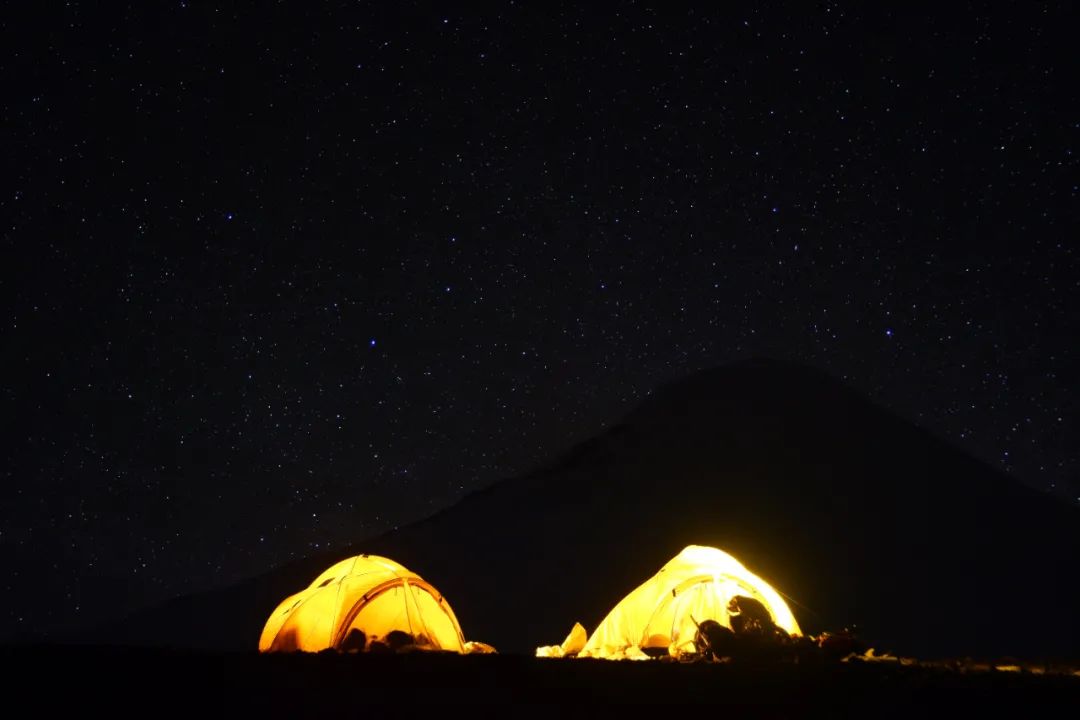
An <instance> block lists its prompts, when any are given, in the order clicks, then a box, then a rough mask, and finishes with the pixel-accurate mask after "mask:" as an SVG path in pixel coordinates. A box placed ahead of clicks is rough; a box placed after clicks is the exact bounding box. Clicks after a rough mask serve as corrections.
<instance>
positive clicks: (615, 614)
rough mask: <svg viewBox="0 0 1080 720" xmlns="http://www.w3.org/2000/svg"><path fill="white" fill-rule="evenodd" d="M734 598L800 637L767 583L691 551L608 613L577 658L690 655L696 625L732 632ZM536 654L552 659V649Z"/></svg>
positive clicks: (706, 550) (726, 560) (717, 556)
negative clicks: (651, 652) (754, 603)
mask: <svg viewBox="0 0 1080 720" xmlns="http://www.w3.org/2000/svg"><path fill="white" fill-rule="evenodd" d="M736 595H743V596H748V597H751V598H754V599H755V600H758V601H760V602H761V603H762V604H763V605H764V606H765V608H766V609H767V610H768V611H769V614H770V615H771V616H772V619H773V622H775V623H776V625H777V626H779V627H780V628H782V629H783V630H785V631H786V632H787V633H789V634H791V635H800V634H802V633H801V631H800V630H799V625H798V623H797V622H796V621H795V616H794V615H792V613H791V610H790V609H789V608H788V606H787V603H785V602H784V600H783V598H781V597H780V594H779V593H778V592H776V590H774V589H773V588H772V587H771V586H770V585H769V584H768V583H767V582H765V581H764V580H762V579H761V578H759V577H758V576H757V575H755V574H753V573H752V572H750V571H749V570H747V569H746V568H745V567H743V566H742V564H741V563H739V561H738V560H736V559H735V558H733V557H731V556H730V555H728V554H727V553H725V552H723V551H722V550H717V549H716V548H711V547H703V546H700V545H690V546H689V547H687V548H686V549H684V550H683V551H682V552H681V553H679V554H678V555H677V556H676V557H675V558H674V559H672V560H671V561H670V562H669V563H667V564H666V565H664V567H663V568H661V569H660V572H658V573H656V575H654V576H652V577H651V578H649V579H648V580H647V581H645V583H643V584H642V585H641V586H639V587H638V588H636V589H635V590H634V591H633V592H631V593H630V594H629V595H627V596H626V597H625V598H623V600H622V601H621V602H620V603H619V604H618V605H616V606H615V608H614V609H613V610H612V611H611V612H610V613H608V615H607V617H606V618H604V620H603V622H601V623H600V626H599V627H597V628H596V631H595V632H594V633H593V634H592V637H590V638H589V640H588V642H587V643H586V644H585V647H584V648H583V649H582V650H581V652H580V653H578V657H596V658H609V659H630V658H635V659H636V658H645V657H648V656H647V655H646V654H645V653H644V652H643V649H654V648H663V647H666V648H668V652H669V653H670V654H672V655H679V654H680V653H683V652H688V651H691V650H693V642H694V635H695V633H696V631H697V626H696V625H695V621H696V622H698V623H700V622H703V621H704V620H715V621H717V622H718V623H720V624H721V625H724V626H726V627H729V628H730V627H731V618H730V615H729V613H728V603H729V602H730V601H731V598H733V597H735V596H736ZM538 654H540V655H543V656H551V655H553V654H558V653H552V649H551V648H544V649H543V652H539V651H538Z"/></svg>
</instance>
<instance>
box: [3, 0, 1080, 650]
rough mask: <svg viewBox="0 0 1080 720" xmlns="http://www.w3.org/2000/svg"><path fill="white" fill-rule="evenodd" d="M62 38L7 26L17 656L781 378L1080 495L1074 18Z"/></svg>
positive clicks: (1022, 15)
mask: <svg viewBox="0 0 1080 720" xmlns="http://www.w3.org/2000/svg"><path fill="white" fill-rule="evenodd" d="M40 5H42V6H46V5H47V6H48V7H42V8H39V9H36V10H35V9H34V8H33V7H29V5H28V7H27V8H26V9H25V12H28V13H29V12H39V13H41V14H40V15H39V16H34V17H30V16H25V17H22V18H18V20H17V21H16V19H15V18H13V17H7V18H4V19H3V20H2V21H0V22H2V23H3V25H4V28H3V29H4V34H5V35H6V36H7V37H8V40H7V41H5V47H6V50H5V52H4V53H3V58H2V59H0V63H2V64H3V66H2V69H0V71H2V75H0V77H2V78H3V87H4V92H3V94H2V97H0V114H2V129H0V137H2V138H3V139H2V147H3V154H4V157H5V162H4V165H5V168H6V169H5V172H4V181H3V183H2V184H3V189H2V194H0V238H2V243H3V257H4V258H5V259H4V262H3V266H4V272H3V273H2V274H0V293H2V296H3V300H4V304H3V307H4V310H5V316H4V319H3V325H2V327H3V330H2V332H3V342H2V346H0V353H2V362H3V364H2V367H3V374H4V383H3V395H2V399H3V403H4V408H5V410H4V413H3V418H4V424H5V427H4V435H5V436H6V438H7V441H6V442H5V443H3V444H2V445H3V448H2V449H0V461H2V462H0V473H2V482H0V498H2V502H0V521H2V526H0V560H2V562H3V564H4V567H5V569H6V572H5V576H4V580H3V589H4V594H5V600H6V601H5V603H4V604H3V606H2V607H3V610H2V613H3V615H2V616H0V630H2V631H3V632H4V633H10V632H13V631H19V630H24V631H26V630H35V629H42V628H52V627H61V626H70V625H79V624H85V623H89V622H95V621H97V620H99V619H101V618H104V617H108V616H111V615H113V614H115V613H118V612H122V611H123V610H126V609H129V608H132V607H137V606H139V605H141V604H142V603H146V602H152V601H157V600H161V599H163V598H167V597H169V596H171V595H174V594H177V593H183V592H188V591H193V590H199V589H203V588H206V587H210V586H212V585H215V584H220V583H226V582H231V581H233V580H236V579H238V578H240V577H243V576H246V575H249V574H252V573H256V572H261V571H263V570H266V569H269V568H270V567H273V566H275V565H277V564H280V563H282V562H285V561H287V560H289V559H290V558H296V557H302V556H305V555H307V554H310V553H312V552H315V551H317V550H323V549H326V548H328V547H330V548H334V547H339V546H345V545H347V544H350V543H355V542H356V541H358V540H360V539H362V538H363V537H365V536H367V535H370V534H374V533H379V532H381V531H384V530H386V529H389V528H392V527H394V526H396V525H399V524H402V523H406V522H409V521H410V520H413V519H416V518H419V517H422V516H424V515H426V514H429V513H431V512H433V511H435V510H437V509H439V508H442V507H445V506H446V505H448V504H450V503H452V502H454V501H455V500H457V499H459V498H461V497H462V496H463V495H465V494H467V493H468V492H470V491H471V490H473V489H476V488H479V487H483V486H486V485H488V484H490V483H492V482H495V481H497V480H499V479H502V478H506V477H509V476H512V475H514V474H516V473H521V472H524V471H527V470H529V469H530V468H532V467H535V466H536V465H537V464H538V463H540V462H542V461H544V460H545V459H550V458H552V457H553V456H554V455H555V454H557V453H558V452H560V451H562V450H564V449H566V448H567V447H569V446H570V445H571V444H572V443H574V442H576V441H580V440H582V439H585V438H587V437H589V436H591V435H594V434H596V433H597V432H599V431H600V430H601V429H602V428H603V427H604V425H605V424H607V423H610V422H613V421H615V420H617V419H618V418H619V417H620V416H621V415H622V414H623V413H625V412H626V411H628V410H629V409H630V408H632V407H633V405H634V404H635V403H636V402H637V401H638V400H639V399H640V398H641V397H643V396H644V395H645V394H647V393H648V392H649V391H650V390H652V389H653V388H655V387H656V386H657V385H658V384H660V383H662V382H664V381H667V380H671V379H674V378H678V377H682V376H685V375H687V374H688V373H691V372H693V371H695V370H698V369H701V368H706V367H711V366H716V365H720V364H724V363H727V362H731V361H735V360H739V359H743V358H746V357H750V356H771V357H780V358H787V359H794V360H799V361H802V362H805V363H809V364H812V365H814V366H817V367H820V368H823V369H825V370H827V371H829V372H831V373H833V374H835V375H837V376H839V377H842V378H844V379H846V380H847V381H848V382H849V383H850V384H852V385H853V386H855V387H856V388H858V389H860V390H861V391H863V392H864V393H866V394H867V395H868V396H870V397H871V398H873V399H874V400H876V401H877V402H879V403H881V404H883V405H885V406H887V407H889V408H891V409H893V410H895V411H896V412H898V413H901V414H903V415H904V416H905V417H908V418H910V419H912V420H913V421H915V422H917V423H919V424H921V425H923V426H925V427H927V428H929V429H931V430H932V431H934V432H935V433H937V434H939V435H940V436H942V437H944V438H946V439H947V440H948V441H950V442H952V443H953V444H955V445H957V446H959V447H961V448H963V449H965V450H966V451H968V452H970V453H972V454H974V455H976V456H978V457H980V458H982V459H983V460H985V461H987V462H989V463H992V464H993V465H995V466H997V467H999V468H1002V469H1004V470H1007V471H1008V472H1010V473H1012V474H1014V475H1015V476H1016V477H1018V478H1020V479H1021V480H1022V481H1024V482H1026V483H1029V484H1030V485H1032V486H1034V487H1036V488H1038V489H1040V490H1044V491H1046V492H1050V493H1054V494H1057V495H1059V496H1060V497H1061V498H1062V499H1063V501H1065V502H1073V503H1076V502H1080V451H1078V447H1080V443H1078V442H1077V440H1078V436H1077V433H1078V429H1080V413H1078V407H1077V399H1078V398H1077V388H1078V387H1080V347H1078V343H1077V338H1078V337H1080V320H1078V318H1080V315H1077V314H1075V309H1076V308H1077V306H1078V302H1080V254H1078V252H1077V244H1076V238H1077V214H1076V200H1077V178H1078V173H1077V162H1076V156H1075V145H1076V142H1077V134H1078V129H1080V112H1078V106H1077V103H1076V92H1075V77H1076V71H1077V67H1076V65H1077V63H1076V52H1075V43H1074V38H1072V37H1070V36H1069V35H1068V33H1067V32H1066V28H1068V27H1070V26H1071V22H1070V20H1069V13H1068V12H1067V8H1068V5H1069V3H1065V2H1061V3H1039V4H1036V3H1016V4H1012V5H1010V6H1008V7H1005V4H1004V3H994V4H990V6H988V7H984V6H981V5H979V4H962V5H961V4H957V5H956V6H955V7H953V6H952V5H951V4H944V5H942V4H938V5H937V6H936V7H935V8H934V10H933V11H931V12H924V11H923V10H917V9H915V8H913V7H911V6H910V5H903V6H902V7H900V6H898V7H897V8H893V9H881V8H876V7H873V8H872V7H865V6H868V5H871V4H870V3H858V4H851V5H850V6H844V5H840V4H836V3H832V2H823V3H792V4H791V5H784V4H778V3H768V4H765V3H752V4H751V5H753V6H757V5H761V6H762V7H750V6H746V7H743V8H741V9H739V8H733V9H719V10H718V9H713V8H712V7H711V5H710V6H709V8H708V9H706V7H705V6H701V7H698V8H697V9H694V10H688V9H686V8H677V9H676V8H672V7H670V6H669V5H674V3H672V4H664V6H663V7H662V9H661V8H655V7H649V6H646V5H644V4H641V3H633V2H630V3H625V4H621V5H619V6H617V8H616V6H614V5H612V6H610V7H608V8H606V9H600V8H597V7H584V6H585V5H587V4H585V3H580V4H571V3H559V2H534V3H533V2H530V3H526V2H498V3H491V2H483V3H470V4H469V5H468V8H467V9H463V8H461V7H458V8H450V7H448V5H449V4H446V3H423V2H420V3H418V2H412V1H406V2H399V3H364V2H347V3H346V2H327V3H305V2H275V3H269V2H266V3H257V4H256V3H244V2H237V3H222V4H218V3H209V2H207V3H202V2H194V1H193V2H162V3H132V4H130V6H129V7H127V8H126V9H125V8H124V7H121V5H120V4H115V5H114V4H106V5H107V6H108V7H106V5H101V4H97V3H82V2H74V1H72V2H66V3H63V4H61V3H49V4H44V3H43V4H40ZM589 5H591V4H589ZM744 5H745V4H744ZM874 5H876V4H874ZM1070 310H1073V311H1074V312H1072V313H1071V312H1070Z"/></svg>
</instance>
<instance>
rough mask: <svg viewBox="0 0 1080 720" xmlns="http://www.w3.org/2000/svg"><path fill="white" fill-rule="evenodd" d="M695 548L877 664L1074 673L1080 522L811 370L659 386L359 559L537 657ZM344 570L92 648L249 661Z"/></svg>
mask: <svg viewBox="0 0 1080 720" xmlns="http://www.w3.org/2000/svg"><path fill="white" fill-rule="evenodd" d="M689 544H702V545H714V546H716V547H719V548H722V549H724V550H726V551H728V552H730V553H732V554H733V555H735V557H737V558H738V559H740V560H741V561H742V562H743V563H744V564H745V565H746V566H747V567H749V568H750V569H751V570H753V571H754V572H756V573H758V574H759V575H761V576H762V577H764V578H765V579H767V580H768V581H769V582H770V583H772V584H773V586H774V587H776V588H777V589H778V590H780V591H781V592H783V593H785V594H787V595H788V596H789V597H790V598H791V599H792V602H791V607H792V610H793V611H794V612H795V614H796V616H797V618H798V620H799V622H800V623H801V625H802V627H803V629H804V631H806V632H808V633H816V632H819V631H821V630H825V629H832V630H838V629H841V628H843V627H845V626H850V625H852V624H855V625H857V627H858V630H859V632H860V633H861V635H862V636H863V637H864V638H865V639H866V640H867V641H869V642H870V644H872V645H873V646H875V647H877V648H878V649H880V650H891V651H894V652H897V653H901V654H907V655H915V656H918V657H923V658H930V657H946V656H1008V655H1012V656H1020V657H1025V658H1062V657H1070V656H1071V657H1075V656H1076V655H1077V653H1078V651H1077V648H1078V647H1080V622H1078V621H1077V619H1076V614H1077V608H1080V573H1077V572H1076V567H1077V559H1078V558H1080V512H1078V511H1077V509H1076V508H1073V507H1070V506H1067V505H1065V504H1064V503H1061V502H1059V501H1057V500H1055V499H1053V498H1051V497H1049V496H1045V495H1043V494H1040V493H1038V492H1036V491H1033V490H1031V489H1029V488H1027V487H1026V486H1024V485H1022V484H1021V483H1019V482H1017V481H1015V480H1014V479H1012V478H1010V477H1008V476H1006V475H1004V474H1002V473H1000V472H998V471H996V470H994V469H993V468H990V467H988V466H986V465H985V464H983V463H980V462H978V461H976V460H974V459H972V458H971V457H969V456H967V455H966V454H964V453H962V452H960V451H959V450H957V449H956V448H954V447H952V446H950V445H948V444H946V443H944V442H942V441H941V440H939V439H937V438H935V437H934V436H932V435H930V434H929V433H927V432H925V431H924V430H922V429H920V428H918V427H915V426H913V425H912V424H910V423H908V422H906V421H904V420H902V419H900V418H899V417H897V416H895V415H893V414H891V413H889V412H887V411H885V410H883V409H882V408H880V407H877V406H875V405H874V404H872V403H870V402H868V401H867V400H866V399H864V398H863V397H861V396H860V395H859V394H857V393H855V392H854V391H852V390H851V389H849V388H848V387H846V386H845V385H843V384H841V383H840V382H838V381H836V380H834V379H832V378H830V377H828V376H826V375H824V374H821V373H819V372H817V371H815V370H811V369H807V368H802V367H797V366H789V365H785V364H780V363H774V362H751V363H745V364H741V365H737V366H732V367H725V368H720V369H717V370H713V371H709V372H704V373H700V374H697V375H694V376H692V377H690V378H687V379H686V380H684V381H681V382H678V383H674V384H671V385H668V386H665V387H663V388H661V389H659V390H658V391H657V392H656V393H654V394H653V395H651V396H650V397H649V398H647V399H646V400H645V401H644V402H643V403H642V404H641V405H640V406H639V407H638V408H637V409H636V410H635V411H633V412H631V413H630V414H629V415H628V416H627V417H626V418H625V419H624V420H623V421H622V422H621V423H619V424H617V425H615V426H613V427H611V428H610V429H609V430H608V431H606V432H604V433H603V434H601V435H600V436H598V437H596V438H595V439H593V440H590V441H588V442H586V443H584V444H582V445H580V446H578V447H577V448H575V449H574V450H572V451H571V452H569V453H568V454H567V455H566V456H564V457H562V458H561V459H560V460H559V461H558V462H556V463H555V464H553V465H552V466H550V467H547V468H545V469H542V470H540V471H537V472H534V473H532V474H529V475H527V476H525V477H521V478H518V479H513V480H508V481H505V482H502V483H499V484H497V485H495V486H492V487H491V488H489V489H487V490H485V491H483V492H480V493H477V494H475V495H472V496H469V497H467V498H466V499H464V500H463V501H462V502H460V503H458V504H457V505H455V506H454V507H451V508H449V509H447V510H445V511H443V512H441V513H439V514H437V515H435V516H433V517H431V518H429V519H427V520H425V521H422V522H420V523H417V524H415V525H412V526H409V527H406V528H402V529H401V530H399V531H397V532H394V533H390V534H388V535H385V536H382V537H380V538H377V539H375V540H373V541H371V542H367V543H365V544H364V545H363V546H361V547H357V548H355V552H369V553H376V554H381V555H386V556H388V557H391V558H393V559H395V560H397V561H399V562H401V563H403V564H404V565H406V566H407V567H409V568H410V569H411V570H413V571H415V572H417V573H419V574H421V575H422V576H423V577H424V578H425V579H427V580H428V581H429V582H431V583H432V584H434V585H435V586H436V587H437V588H438V589H439V590H441V591H442V592H443V594H444V595H445V596H446V597H447V598H448V599H449V601H450V603H451V605H452V606H453V608H454V610H455V612H456V613H457V616H458V618H459V620H460V622H461V626H462V628H463V629H464V631H465V634H466V636H467V638H468V639H474V640H482V641H485V642H488V643H491V644H493V645H495V646H496V647H498V648H499V649H500V650H501V651H503V652H522V653H531V652H532V650H533V648H534V647H535V646H537V645H541V644H548V643H556V642H559V641H560V640H561V639H562V638H563V636H564V635H565V634H566V632H567V631H568V630H569V628H570V626H571V625H572V624H573V623H574V621H575V620H580V621H581V622H582V623H583V624H585V626H586V628H587V629H589V630H590V631H591V630H592V628H593V627H595V625H596V624H597V623H598V622H599V620H600V619H601V618H602V617H603V615H604V614H605V613H606V612H607V611H608V610H609V609H610V608H611V607H612V606H613V605H614V604H615V603H616V602H617V601H618V600H619V599H621V598H622V596H623V595H624V594H625V593H626V592H628V591H629V590H630V589H632V588H633V587H635V586H636V585H637V584H638V583H640V582H642V581H643V580H645V579H646V578H647V577H649V576H650V575H652V574H653V573H655V572H656V571H657V570H658V569H659V568H660V567H661V566H662V565H663V564H664V563H665V562H666V561H667V560H669V559H670V558H671V557H672V556H674V555H675V554H676V553H678V552H679V550H681V549H682V548H683V547H684V546H686V545H689ZM347 554H348V553H346V552H337V553H334V554H333V555H330V556H327V555H322V556H318V557H313V558H310V559H308V560H304V561H301V562H296V563H293V564H291V565H288V566H286V567H282V568H279V569H277V570H274V571H273V572H270V573H267V574H266V575H263V576H261V577H258V578H254V579H252V580H249V581H247V582H244V583H242V584H239V585H237V586H234V587H230V588H227V589H224V590H221V591H217V592H212V593H206V594H202V595H197V596H192V597H186V598H180V599H177V600H175V601H173V602H171V603H168V604H166V605H164V606H162V607H159V608H153V609H150V610H148V611H146V612H143V613H140V614H138V615H136V616H134V617H132V618H130V619H129V620H128V621H126V622H124V623H122V624H120V625H117V626H113V627H111V628H108V629H107V630H106V631H103V632H101V633H97V634H95V635H94V636H93V638H91V639H94V640H97V641H108V642H119V643H137V644H152V645H171V646H187V647H200V648H212V649H226V650H233V649H235V650H250V649H253V648H254V647H255V646H256V643H257V639H258V636H259V631H260V630H261V628H262V625H263V623H264V622H265V620H266V617H267V615H268V614H269V613H270V612H271V610H272V609H273V608H274V606H275V605H276V603H278V602H279V601H280V600H281V599H282V598H283V597H284V596H285V595H287V594H289V593H292V592H295V591H297V590H299V589H300V588H301V587H303V586H305V585H306V584H308V583H309V582H310V581H311V580H312V579H313V578H314V577H315V576H316V575H317V574H318V573H319V572H320V571H321V570H323V569H325V567H327V566H328V565H330V564H331V563H332V562H334V561H336V560H338V559H341V558H342V557H345V556H346V555H347Z"/></svg>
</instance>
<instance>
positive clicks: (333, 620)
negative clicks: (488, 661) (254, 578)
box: [259, 555, 465, 652]
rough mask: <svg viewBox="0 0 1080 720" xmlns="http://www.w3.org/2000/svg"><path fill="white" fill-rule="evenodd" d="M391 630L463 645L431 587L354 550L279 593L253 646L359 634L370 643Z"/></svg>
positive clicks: (329, 643)
mask: <svg viewBox="0 0 1080 720" xmlns="http://www.w3.org/2000/svg"><path fill="white" fill-rule="evenodd" d="M357 630H359V631H361V632H362V633H363V636H360V635H359V634H358V633H357V632H355V631H357ZM395 630H397V631H401V632H404V633H407V634H408V635H409V636H411V638H412V639H413V640H414V642H415V644H416V645H418V646H421V647H428V648H431V649H438V650H451V651H454V652H464V651H465V642H464V637H463V636H462V633H461V627H460V626H459V625H458V621H457V618H456V617H454V611H453V610H452V609H450V605H449V603H447V602H446V600H445V599H444V598H443V597H442V595H440V594H439V592H438V591H437V590H436V589H435V588H434V587H432V586H431V585H430V584H429V583H427V582H425V581H424V579H423V578H421V577H420V576H419V575H417V574H416V573H413V572H410V571H409V570H407V569H406V568H404V567H403V566H401V565H399V564H398V563H396V562H394V561H393V560H388V559H386V558H384V557H378V556H376V555H357V556H356V557H352V558H348V559H347V560H342V561H341V562H339V563H337V564H336V565H334V566H332V567H331V568H329V569H328V570H326V571H325V572H324V573H323V574H321V575H319V577H317V578H315V582H313V583H311V585H310V586H308V587H307V588H306V589H304V590H302V591H300V592H299V593H297V594H295V595H291V596H289V597H287V598H285V600H284V601H282V603H281V604H280V605H278V607H277V609H276V610H274V612H273V614H272V615H270V618H269V619H268V620H267V621H266V626H265V627H264V628H263V631H262V636H261V637H260V638H259V650H260V651H261V652H274V651H290V650H306V651H309V652H316V651H319V650H324V649H326V648H338V649H341V648H342V647H343V646H346V647H348V646H349V645H350V644H353V645H355V644H356V643H357V639H358V638H360V637H362V638H363V639H364V640H365V641H366V643H368V644H369V645H368V646H369V647H370V643H371V642H372V641H375V640H379V641H385V640H386V638H387V636H388V635H389V634H390V633H391V632H393V631H395Z"/></svg>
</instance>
